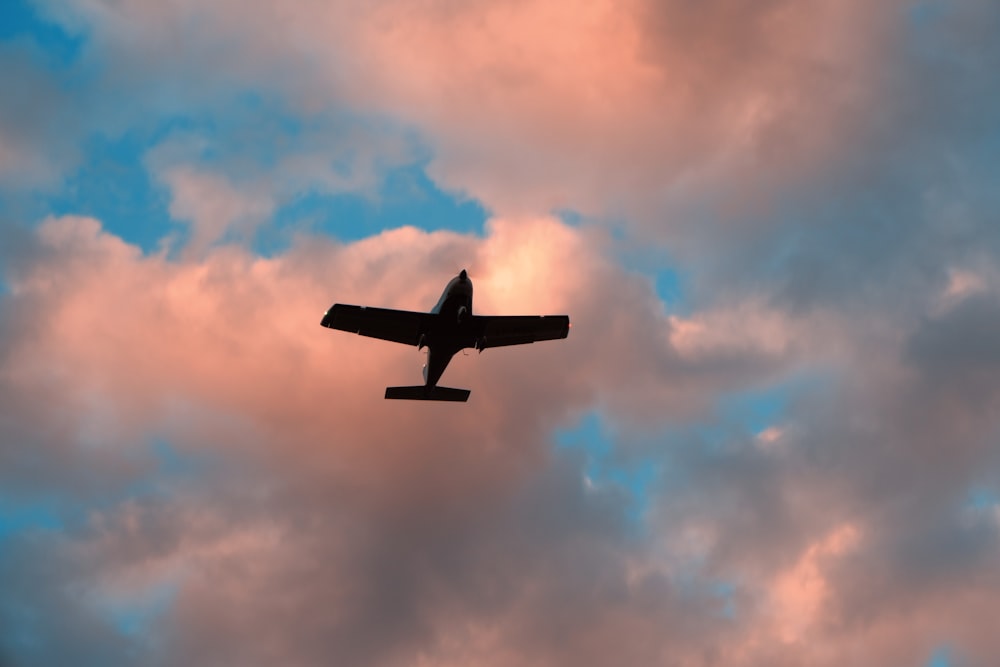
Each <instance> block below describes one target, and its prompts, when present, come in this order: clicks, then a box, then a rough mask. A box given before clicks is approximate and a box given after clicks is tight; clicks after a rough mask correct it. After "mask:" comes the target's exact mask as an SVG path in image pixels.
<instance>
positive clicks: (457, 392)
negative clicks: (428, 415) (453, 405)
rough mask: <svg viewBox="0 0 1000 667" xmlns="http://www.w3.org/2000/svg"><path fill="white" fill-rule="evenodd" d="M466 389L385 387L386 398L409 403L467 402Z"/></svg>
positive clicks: (420, 386) (467, 394)
mask: <svg viewBox="0 0 1000 667" xmlns="http://www.w3.org/2000/svg"><path fill="white" fill-rule="evenodd" d="M471 393H472V392H471V391H469V390H468V389H452V388H451V387H428V386H426V385H422V384H418V385H417V386H415V387H386V388H385V397H386V398H397V399H404V400H409V401H458V402H460V403H464V402H465V401H467V400H469V394H471Z"/></svg>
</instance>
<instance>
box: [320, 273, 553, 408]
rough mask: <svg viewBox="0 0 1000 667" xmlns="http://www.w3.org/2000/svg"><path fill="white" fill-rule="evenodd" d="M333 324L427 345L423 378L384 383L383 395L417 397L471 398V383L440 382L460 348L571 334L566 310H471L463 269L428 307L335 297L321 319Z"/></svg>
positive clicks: (468, 284) (332, 326)
mask: <svg viewBox="0 0 1000 667" xmlns="http://www.w3.org/2000/svg"><path fill="white" fill-rule="evenodd" d="M320 324H322V325H323V326H324V327H327V328H329V329H339V330H340V331H348V332H350V333H356V334H360V335H362V336H370V337H371V338H381V339H382V340H388V341H393V342H395V343H403V344H404V345H416V346H417V349H418V350H419V349H422V348H424V347H426V348H427V364H425V365H424V384H422V385H416V386H413V387H386V389H385V397H386V398H396V399H410V400H417V401H460V402H464V401H467V400H469V394H470V393H471V392H470V390H468V389H453V388H451V387H439V386H437V382H438V380H439V379H440V378H441V374H442V373H444V369H445V368H447V366H448V362H450V361H451V358H452V357H453V356H454V355H455V353H457V352H458V351H459V350H464V349H466V348H470V347H471V348H475V349H477V350H479V352H480V353H482V351H483V350H485V349H487V348H490V347H502V346H505V345H523V344H525V343H534V342H535V341H540V340H556V339H559V338H566V336H568V335H569V328H570V323H569V317H568V316H567V315H473V314H472V281H471V280H469V274H468V273H467V272H466V271H465V269H462V272H461V273H459V274H458V275H457V276H455V277H454V278H452V279H451V280H450V281H449V282H448V286H447V287H445V289H444V293H443V294H442V295H441V298H440V299H439V300H438V302H437V305H435V306H434V308H432V309H431V312H429V313H418V312H412V311H409V310H390V309H388V308H368V307H366V306H349V305H345V304H342V303H335V304H333V305H332V306H330V309H329V310H328V311H326V314H325V315H324V316H323V320H322V321H321V322H320Z"/></svg>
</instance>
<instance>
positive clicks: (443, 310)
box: [419, 269, 475, 387]
mask: <svg viewBox="0 0 1000 667" xmlns="http://www.w3.org/2000/svg"><path fill="white" fill-rule="evenodd" d="M431 312H432V313H435V314H437V315H440V317H438V318H437V324H436V326H435V327H434V328H432V329H431V330H430V331H428V332H427V333H426V334H424V337H423V339H422V340H421V342H420V345H419V347H426V348H427V364H426V365H425V366H424V382H425V383H426V384H427V386H429V387H430V386H434V385H435V384H437V381H438V380H439V379H440V378H441V374H442V373H444V369H445V368H447V367H448V362H449V361H451V358H452V357H453V356H454V355H455V353H456V352H458V351H459V350H461V349H463V348H466V347H474V346H475V337H473V336H471V335H470V333H469V332H468V331H467V330H466V329H467V327H466V326H463V325H465V324H466V322H467V321H468V320H469V318H470V317H471V316H472V281H471V280H470V279H469V274H468V273H467V272H466V271H465V269H462V272H461V273H459V274H458V275H457V276H455V277H454V278H452V279H451V280H450V281H448V285H447V286H446V287H445V288H444V292H443V293H442V294H441V298H440V299H438V302H437V304H436V305H435V306H434V308H432V309H431Z"/></svg>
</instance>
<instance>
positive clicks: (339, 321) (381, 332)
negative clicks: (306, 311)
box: [320, 303, 437, 345]
mask: <svg viewBox="0 0 1000 667" xmlns="http://www.w3.org/2000/svg"><path fill="white" fill-rule="evenodd" d="M434 317H437V316H436V315H434V314H432V313H415V312H412V311H409V310H390V309H389V308H368V307H366V306H348V305H345V304H343V303H335V304H334V305H333V306H331V307H330V310H328V311H326V315H324V316H323V321H322V322H320V324H322V325H323V326H324V327H327V328H329V329H339V330H340V331H348V332H350V333H356V334H360V335H362V336H369V337H371V338H381V339H382V340H389V341H392V342H394V343H403V344H404V345H417V344H419V342H420V335H421V334H423V333H424V332H426V331H427V330H428V328H429V325H430V320H431V318H434Z"/></svg>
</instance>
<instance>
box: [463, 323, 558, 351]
mask: <svg viewBox="0 0 1000 667" xmlns="http://www.w3.org/2000/svg"><path fill="white" fill-rule="evenodd" d="M472 320H473V326H474V327H475V329H476V331H477V334H478V335H477V339H478V340H479V343H478V344H477V347H478V348H479V349H480V350H485V349H486V348H490V347H503V346H505V345H523V344H525V343H534V342H537V341H540V340H556V339H559V338H565V337H566V336H568V335H569V316H567V315H473V317H472Z"/></svg>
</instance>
